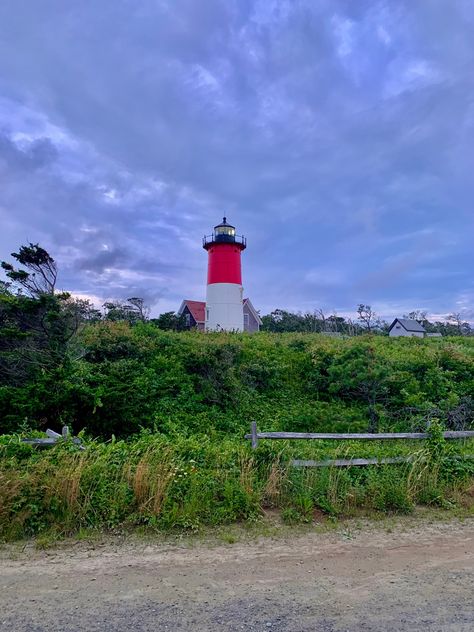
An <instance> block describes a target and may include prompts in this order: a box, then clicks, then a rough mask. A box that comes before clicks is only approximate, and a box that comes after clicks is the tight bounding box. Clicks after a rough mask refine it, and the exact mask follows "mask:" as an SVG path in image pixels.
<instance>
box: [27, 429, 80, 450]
mask: <svg viewBox="0 0 474 632" xmlns="http://www.w3.org/2000/svg"><path fill="white" fill-rule="evenodd" d="M46 435H47V437H48V438H47V439H41V438H37V437H34V438H31V439H28V438H27V439H22V440H21V442H22V443H27V444H28V445H33V446H36V447H38V448H47V447H50V446H53V445H56V444H57V443H58V442H59V441H65V440H67V439H69V440H71V441H72V442H73V443H74V444H75V445H77V446H78V448H79V449H80V450H85V447H84V446H83V445H82V441H81V440H80V439H79V438H78V437H71V436H70V433H69V428H68V427H67V426H63V428H62V433H61V434H59V432H55V431H54V430H50V429H49V428H48V429H47V430H46Z"/></svg>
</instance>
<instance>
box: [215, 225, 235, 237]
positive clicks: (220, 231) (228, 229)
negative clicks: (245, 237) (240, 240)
mask: <svg viewBox="0 0 474 632" xmlns="http://www.w3.org/2000/svg"><path fill="white" fill-rule="evenodd" d="M216 235H229V236H230V237H233V236H234V235H235V228H232V226H219V228H216Z"/></svg>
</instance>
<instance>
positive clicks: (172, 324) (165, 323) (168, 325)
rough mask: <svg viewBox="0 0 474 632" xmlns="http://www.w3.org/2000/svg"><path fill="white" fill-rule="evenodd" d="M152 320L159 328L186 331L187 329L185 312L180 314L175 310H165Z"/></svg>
mask: <svg viewBox="0 0 474 632" xmlns="http://www.w3.org/2000/svg"><path fill="white" fill-rule="evenodd" d="M150 322H151V323H153V325H155V326H156V327H158V329H164V330H167V331H184V330H185V329H187V327H186V320H185V317H184V314H181V316H179V315H178V314H175V313H174V312H164V313H163V314H160V315H159V316H158V318H152V319H151V321H150Z"/></svg>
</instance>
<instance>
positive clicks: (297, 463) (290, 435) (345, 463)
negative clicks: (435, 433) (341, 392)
mask: <svg viewBox="0 0 474 632" xmlns="http://www.w3.org/2000/svg"><path fill="white" fill-rule="evenodd" d="M429 436H430V435H429V433H428V432H380V433H371V432H363V433H353V432H347V433H339V432H258V430H257V423H256V422H255V421H252V423H251V426H250V434H246V435H245V438H246V439H250V440H251V442H252V448H253V449H254V450H255V449H256V448H257V447H258V442H259V440H260V439H280V440H285V441H288V440H293V439H298V440H304V439H306V440H307V439H312V440H319V441H375V440H376V441H380V440H394V439H428V438H429ZM443 437H444V438H445V439H468V438H471V437H474V430H447V431H446V432H443ZM466 458H469V459H471V458H474V456H468V457H466ZM412 460H413V457H410V456H406V457H405V456H396V457H386V458H380V459H376V458H372V459H355V458H354V459H326V460H324V461H312V460H305V459H293V460H292V461H291V465H293V466H294V467H331V466H332V467H349V466H354V465H356V466H363V465H381V464H387V463H409V462H410V461H412Z"/></svg>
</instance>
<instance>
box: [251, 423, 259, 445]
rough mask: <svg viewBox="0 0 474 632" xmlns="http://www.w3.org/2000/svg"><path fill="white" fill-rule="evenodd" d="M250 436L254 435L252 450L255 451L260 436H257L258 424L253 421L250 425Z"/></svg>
mask: <svg viewBox="0 0 474 632" xmlns="http://www.w3.org/2000/svg"><path fill="white" fill-rule="evenodd" d="M250 434H251V435H252V449H253V450H255V449H256V447H257V446H258V436H257V422H256V421H252V423H251V424H250Z"/></svg>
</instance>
